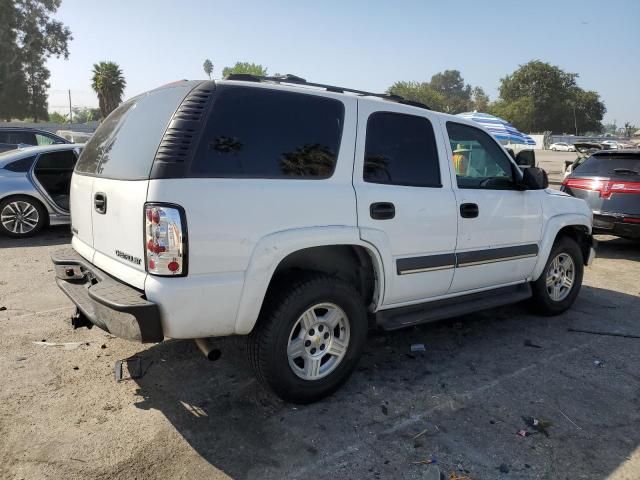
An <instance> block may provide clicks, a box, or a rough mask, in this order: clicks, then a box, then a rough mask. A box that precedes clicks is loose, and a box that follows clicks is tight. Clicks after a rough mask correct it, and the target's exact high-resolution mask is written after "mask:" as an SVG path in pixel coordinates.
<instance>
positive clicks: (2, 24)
mask: <svg viewBox="0 0 640 480" xmlns="http://www.w3.org/2000/svg"><path fill="white" fill-rule="evenodd" d="M59 6H60V0H2V1H1V2H0V45H1V48H0V116H1V117H3V118H5V119H10V118H12V117H13V118H25V117H27V116H29V117H32V118H33V119H34V120H35V121H36V122H37V121H38V120H40V119H43V118H47V115H48V114H47V94H46V92H47V89H48V88H49V84H48V80H49V76H50V73H49V70H48V69H47V68H46V61H47V59H48V58H49V57H51V56H56V57H61V56H62V57H64V58H68V56H69V49H68V43H69V41H70V40H71V39H72V37H71V32H70V31H69V29H68V28H67V27H65V26H64V25H63V24H62V22H59V21H57V20H54V19H52V18H51V17H52V16H53V14H54V13H55V12H56V11H57V9H58V7H59Z"/></svg>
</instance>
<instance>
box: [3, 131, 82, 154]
mask: <svg viewBox="0 0 640 480" xmlns="http://www.w3.org/2000/svg"><path fill="white" fill-rule="evenodd" d="M62 143H71V142H68V141H67V140H65V139H64V138H62V137H59V136H58V135H54V134H53V133H50V132H46V131H44V130H38V129H36V128H26V127H0V152H6V151H7V150H13V149H15V148H18V147H20V146H22V145H29V146H33V145H53V144H62Z"/></svg>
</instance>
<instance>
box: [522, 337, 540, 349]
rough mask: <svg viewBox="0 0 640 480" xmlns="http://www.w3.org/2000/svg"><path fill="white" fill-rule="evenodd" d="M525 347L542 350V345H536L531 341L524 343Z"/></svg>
mask: <svg viewBox="0 0 640 480" xmlns="http://www.w3.org/2000/svg"><path fill="white" fill-rule="evenodd" d="M524 346H525V347H533V348H542V347H541V346H540V345H536V344H535V343H533V342H532V341H531V340H529V339H527V340H525V341H524Z"/></svg>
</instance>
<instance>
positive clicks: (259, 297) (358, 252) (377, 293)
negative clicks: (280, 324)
mask: <svg viewBox="0 0 640 480" xmlns="http://www.w3.org/2000/svg"><path fill="white" fill-rule="evenodd" d="M354 270H355V272H356V273H353V272H354ZM303 271H316V272H321V273H326V274H329V275H335V276H338V277H339V278H343V279H345V280H347V281H352V282H355V285H356V287H357V288H358V290H359V291H360V292H361V294H362V295H363V297H364V298H365V302H366V304H367V305H371V306H372V307H371V308H375V307H376V306H377V305H378V304H379V303H380V302H381V299H382V293H383V289H384V271H383V266H382V259H381V257H380V254H379V252H378V251H377V250H376V249H375V248H374V247H372V246H371V245H370V244H367V243H365V242H363V241H362V240H361V239H360V237H359V231H358V229H357V228H356V227H317V228H305V229H295V230H288V231H285V232H279V233H275V234H272V235H269V236H267V237H265V238H263V239H262V240H261V241H260V242H259V243H258V245H257V246H256V248H255V249H254V252H253V255H252V257H251V260H250V262H249V268H248V269H247V271H246V272H245V280H244V286H243V290H242V295H241V299H240V307H239V309H238V314H237V316H236V322H235V331H236V333H237V334H247V333H249V332H250V331H251V330H252V329H253V327H254V325H255V323H256V321H257V319H258V315H259V313H260V309H261V308H262V304H263V301H264V298H265V296H266V295H267V293H268V289H269V287H270V286H272V285H273V284H274V282H276V281H278V280H279V279H282V278H284V276H286V275H289V274H296V273H297V272H303Z"/></svg>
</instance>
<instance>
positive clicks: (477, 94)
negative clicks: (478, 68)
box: [471, 87, 489, 112]
mask: <svg viewBox="0 0 640 480" xmlns="http://www.w3.org/2000/svg"><path fill="white" fill-rule="evenodd" d="M471 105H472V108H473V110H475V111H477V112H487V111H488V110H489V96H488V95H487V94H486V93H484V90H483V89H482V87H474V88H473V89H472V90H471Z"/></svg>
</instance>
